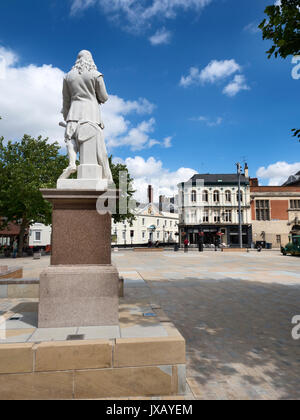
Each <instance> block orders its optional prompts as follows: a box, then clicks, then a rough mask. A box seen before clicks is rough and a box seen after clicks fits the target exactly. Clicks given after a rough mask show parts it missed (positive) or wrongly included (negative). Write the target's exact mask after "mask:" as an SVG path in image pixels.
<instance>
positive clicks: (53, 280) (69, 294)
mask: <svg viewBox="0 0 300 420" xmlns="http://www.w3.org/2000/svg"><path fill="white" fill-rule="evenodd" d="M118 296H119V275H118V271H117V269H116V268H115V267H114V266H112V265H102V266H101V265H99V266H88V265H87V266H80V265H77V266H51V267H48V268H47V269H46V270H44V271H43V272H42V273H41V276H40V304H39V317H38V327H39V328H60V327H74V326H79V327H88V326H101V325H118V323H119V313H118V311H119V297H118Z"/></svg>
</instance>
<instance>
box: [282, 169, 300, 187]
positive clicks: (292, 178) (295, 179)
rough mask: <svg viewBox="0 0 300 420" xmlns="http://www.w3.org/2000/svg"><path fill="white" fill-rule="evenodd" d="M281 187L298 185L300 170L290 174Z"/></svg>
mask: <svg viewBox="0 0 300 420" xmlns="http://www.w3.org/2000/svg"><path fill="white" fill-rule="evenodd" d="M282 186H283V187H292V186H293V187H300V171H299V172H297V173H296V174H295V175H291V176H290V177H289V179H288V180H287V181H286V182H285V183H284V184H283V185H282Z"/></svg>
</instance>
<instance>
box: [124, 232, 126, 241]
mask: <svg viewBox="0 0 300 420" xmlns="http://www.w3.org/2000/svg"><path fill="white" fill-rule="evenodd" d="M123 239H126V232H125V231H123Z"/></svg>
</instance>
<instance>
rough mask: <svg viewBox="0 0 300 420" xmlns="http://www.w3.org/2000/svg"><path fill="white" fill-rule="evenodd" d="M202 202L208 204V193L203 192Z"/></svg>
mask: <svg viewBox="0 0 300 420" xmlns="http://www.w3.org/2000/svg"><path fill="white" fill-rule="evenodd" d="M202 201H204V202H205V203H208V191H206V190H205V191H203V193H202Z"/></svg>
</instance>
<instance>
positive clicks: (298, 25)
mask: <svg viewBox="0 0 300 420" xmlns="http://www.w3.org/2000/svg"><path fill="white" fill-rule="evenodd" d="M265 14H266V15H267V16H268V18H265V19H264V20H263V21H262V22H261V24H260V25H259V28H260V29H261V30H262V32H263V39H269V40H272V41H273V45H272V47H271V48H270V49H269V50H268V51H267V54H268V58H271V57H272V55H273V54H274V56H275V58H277V57H278V55H280V56H281V57H282V58H286V57H288V56H289V55H297V54H300V1H299V0H281V4H280V5H273V6H268V7H267V8H266V9H265Z"/></svg>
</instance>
